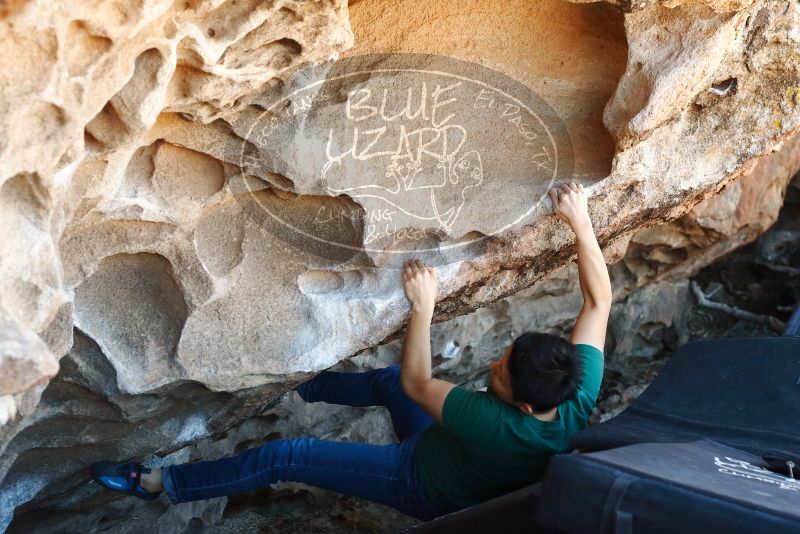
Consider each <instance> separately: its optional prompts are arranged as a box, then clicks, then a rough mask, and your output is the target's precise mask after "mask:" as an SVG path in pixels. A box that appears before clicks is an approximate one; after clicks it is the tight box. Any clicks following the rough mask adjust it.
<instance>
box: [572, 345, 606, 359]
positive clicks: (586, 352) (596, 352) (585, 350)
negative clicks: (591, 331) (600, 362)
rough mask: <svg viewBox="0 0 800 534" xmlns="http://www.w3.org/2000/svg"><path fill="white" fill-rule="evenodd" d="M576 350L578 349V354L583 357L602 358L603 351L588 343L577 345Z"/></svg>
mask: <svg viewBox="0 0 800 534" xmlns="http://www.w3.org/2000/svg"><path fill="white" fill-rule="evenodd" d="M575 348H576V349H578V354H580V355H581V356H602V355H603V349H602V348H600V347H595V346H594V345H589V344H588V343H576V344H575Z"/></svg>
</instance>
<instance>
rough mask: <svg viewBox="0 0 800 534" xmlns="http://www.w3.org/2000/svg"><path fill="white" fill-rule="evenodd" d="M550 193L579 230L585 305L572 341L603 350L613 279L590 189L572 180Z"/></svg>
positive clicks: (556, 207)
mask: <svg viewBox="0 0 800 534" xmlns="http://www.w3.org/2000/svg"><path fill="white" fill-rule="evenodd" d="M548 194H549V195H550V199H551V200H552V202H553V211H554V212H555V213H556V215H558V217H559V218H561V219H562V220H564V221H565V222H566V223H567V224H569V226H570V228H572V231H573V232H575V239H576V247H577V256H578V257H577V262H578V278H579V280H580V285H581V293H583V307H581V311H580V313H579V314H578V318H577V319H576V321H575V327H574V328H573V329H572V336H571V338H570V341H571V342H572V343H573V344H574V345H577V344H580V343H583V344H586V345H592V346H594V347H597V348H598V349H600V351H601V352H602V351H603V348H604V345H605V339H606V328H607V326H608V315H609V313H610V312H611V300H612V293H611V280H610V279H609V277H608V268H607V267H606V262H605V259H604V258H603V253H602V251H601V250H600V245H599V244H598V243H597V238H596V237H595V235H594V229H593V228H592V220H591V219H590V218H589V211H588V207H587V198H586V193H585V192H584V190H583V185H580V184H578V185H576V184H574V183H570V184H563V185H561V186H559V187H557V188H555V187H554V188H552V189H550V191H549V192H548Z"/></svg>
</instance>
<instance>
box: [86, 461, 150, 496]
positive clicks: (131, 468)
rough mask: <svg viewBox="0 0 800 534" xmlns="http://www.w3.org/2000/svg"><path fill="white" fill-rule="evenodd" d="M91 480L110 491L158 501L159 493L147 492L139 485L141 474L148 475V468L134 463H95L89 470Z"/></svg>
mask: <svg viewBox="0 0 800 534" xmlns="http://www.w3.org/2000/svg"><path fill="white" fill-rule="evenodd" d="M89 471H90V472H91V474H92V479H93V480H94V481H95V482H97V483H98V484H100V485H101V486H103V487H104V488H106V489H110V490H111V491H116V492H117V493H124V494H125V495H133V496H134V497H139V498H140V499H144V500H145V501H153V500H155V499H158V496H159V495H161V492H160V491H158V492H152V491H147V490H146V489H144V488H143V487H142V486H140V485H139V479H140V478H141V476H142V473H145V474H147V473H149V472H150V469H149V468H148V467H144V466H142V464H137V463H134V462H116V463H115V462H97V463H93V464H92V465H91V467H90V468H89Z"/></svg>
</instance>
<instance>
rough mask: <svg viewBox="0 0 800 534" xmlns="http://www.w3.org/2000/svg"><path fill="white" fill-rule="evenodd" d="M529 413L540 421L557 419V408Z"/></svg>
mask: <svg viewBox="0 0 800 534" xmlns="http://www.w3.org/2000/svg"><path fill="white" fill-rule="evenodd" d="M531 415H532V416H534V417H535V418H536V419H539V420H540V421H555V420H556V419H558V408H553V409H552V410H549V411H547V412H542V413H532V414H531Z"/></svg>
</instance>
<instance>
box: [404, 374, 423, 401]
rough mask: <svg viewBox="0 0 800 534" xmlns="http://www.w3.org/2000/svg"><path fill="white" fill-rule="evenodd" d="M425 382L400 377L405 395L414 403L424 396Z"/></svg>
mask: <svg viewBox="0 0 800 534" xmlns="http://www.w3.org/2000/svg"><path fill="white" fill-rule="evenodd" d="M423 382H424V381H423V380H419V379H414V378H409V377H403V376H401V377H400V387H401V388H403V391H404V392H405V394H406V395H408V396H409V398H411V400H413V401H417V400H418V399H420V398H422V397H423V396H424V394H425V384H424V383H423Z"/></svg>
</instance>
